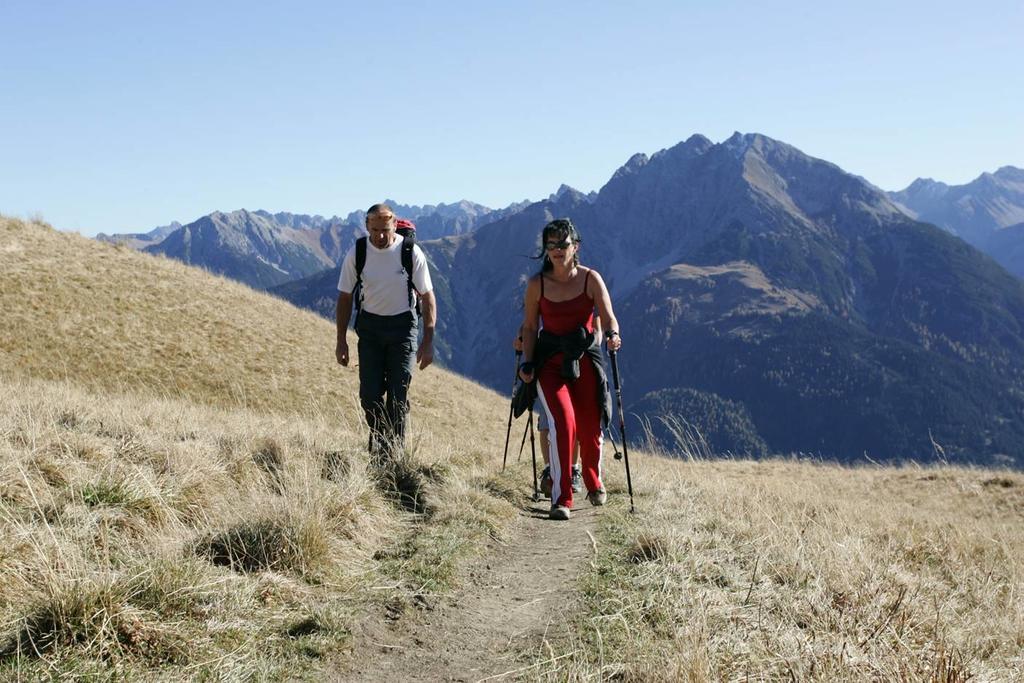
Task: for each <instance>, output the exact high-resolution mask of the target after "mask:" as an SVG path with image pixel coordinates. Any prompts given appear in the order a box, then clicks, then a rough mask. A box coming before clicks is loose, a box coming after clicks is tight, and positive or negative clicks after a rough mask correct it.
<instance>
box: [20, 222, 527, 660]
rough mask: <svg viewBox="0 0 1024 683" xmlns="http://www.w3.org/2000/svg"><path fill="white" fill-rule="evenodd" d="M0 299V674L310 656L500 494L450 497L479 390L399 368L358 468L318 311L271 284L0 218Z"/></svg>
mask: <svg viewBox="0 0 1024 683" xmlns="http://www.w3.org/2000/svg"><path fill="white" fill-rule="evenodd" d="M0 307H2V310H4V325H2V326H0V678H8V677H18V678H26V679H31V678H37V677H43V676H47V677H50V676H57V677H79V676H81V677H88V676H93V675H95V676H100V677H108V676H110V675H115V677H117V678H138V679H140V680H148V679H150V678H152V677H167V678H171V679H180V678H200V679H202V678H210V677H213V678H220V677H223V676H225V675H229V676H231V677H235V678H267V677H270V678H276V677H282V676H285V675H288V676H294V675H302V674H303V672H315V671H316V670H318V668H319V667H322V666H323V663H322V661H321V660H322V659H323V658H324V657H327V656H332V657H333V656H335V655H337V654H338V653H339V652H342V653H343V652H344V650H345V649H346V647H347V646H348V645H349V644H350V640H351V633H352V630H353V628H355V624H357V623H358V622H359V620H361V619H364V618H366V611H367V610H368V609H375V607H374V605H379V604H380V603H382V602H391V601H394V600H407V601H411V600H412V596H413V595H415V594H417V593H419V592H422V591H424V590H450V589H451V583H450V582H451V581H452V580H453V578H454V569H453V567H454V564H455V563H456V561H457V560H458V558H459V557H463V556H465V555H467V554H470V553H472V552H474V551H475V549H476V548H477V547H478V546H479V543H478V542H479V540H480V539H481V538H483V537H486V536H488V535H493V534H497V533H500V531H501V528H502V527H503V525H504V524H505V523H506V522H507V521H508V520H509V519H510V518H511V516H512V514H513V510H514V508H513V506H512V505H511V504H510V503H509V502H508V501H505V500H498V499H489V500H488V501H487V502H486V504H485V505H482V506H481V507H480V508H479V509H473V510H469V509H466V508H465V506H464V505H462V501H464V500H466V494H467V491H473V490H477V489H483V488H484V487H485V485H486V478H487V477H488V475H487V474H486V473H487V472H488V471H489V470H491V469H493V465H494V463H495V462H496V457H497V456H496V454H497V453H498V449H499V448H500V443H498V440H499V438H500V435H499V434H498V433H497V431H498V430H497V429H494V430H488V432H487V433H486V434H483V435H481V434H480V433H479V432H478V431H477V430H476V429H473V428H469V427H467V425H478V424H481V423H483V421H484V420H486V419H489V418H490V417H491V416H492V415H495V414H501V413H502V410H501V403H502V402H501V399H500V398H498V397H497V396H496V395H494V394H493V393H492V392H489V391H487V390H484V389H482V388H481V387H479V386H477V385H475V384H473V383H472V382H469V381H466V380H464V379H461V378H458V377H455V376H453V375H450V374H448V373H446V372H444V371H443V370H440V369H437V368H432V369H430V370H429V371H426V372H423V373H418V374H417V377H416V378H415V381H414V384H413V401H414V404H415V408H414V414H413V423H412V427H411V448H410V452H409V453H408V454H406V455H405V456H404V457H403V458H401V459H399V461H398V462H397V463H396V464H395V466H394V467H393V468H390V469H388V470H386V471H377V470H374V469H372V468H369V467H368V463H367V461H366V457H365V453H364V449H365V432H364V427H363V424H362V415H361V411H359V410H358V402H357V398H356V377H357V375H356V370H355V369H354V368H348V369H341V368H339V367H338V366H337V365H336V364H335V363H334V358H333V346H334V330H333V328H332V326H331V325H330V324H329V323H326V322H325V321H323V320H321V319H318V318H316V317H315V316H312V315H310V314H307V313H304V312H302V311H299V310H297V309H294V308H293V307H291V306H290V305H288V304H286V303H284V302H281V301H279V300H276V299H274V298H272V297H270V296H267V295H264V294H261V293H259V292H255V291H253V290H250V289H248V288H246V287H243V286H240V285H238V284H235V283H232V282H229V281H226V280H223V279H221V278H217V277H214V276H210V275H208V274H205V273H202V272H199V271H196V270H193V269H190V268H187V267H185V266H182V265H181V264H178V263H176V262H173V261H168V260H164V259H158V258H151V257H149V256H146V255H142V254H137V253H135V252H132V251H130V250H127V249H123V248H117V247H113V246H110V245H102V244H98V243H95V242H93V241H90V240H86V239H83V238H80V237H78V236H75V235H68V234H61V233H57V232H56V231H54V230H52V229H51V228H49V227H48V226H44V225H37V224H25V223H22V222H20V221H15V220H9V219H3V218H0ZM353 348H354V344H353ZM356 362H358V360H357V359H356ZM453 421H454V422H455V423H457V424H458V425H459V426H460V427H461V429H457V430H450V429H449V428H450V426H451V423H452V422H453ZM438 425H441V426H440V427H438ZM410 511H411V512H410ZM430 539H432V541H431V540H430ZM381 585H386V586H388V590H387V591H376V592H371V591H368V590H366V589H367V588H368V587H369V586H378V587H379V586H381ZM309 675H314V676H315V674H314V673H309Z"/></svg>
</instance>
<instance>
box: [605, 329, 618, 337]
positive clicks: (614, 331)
mask: <svg viewBox="0 0 1024 683" xmlns="http://www.w3.org/2000/svg"><path fill="white" fill-rule="evenodd" d="M618 336H619V331H618V330H610V331H609V332H608V335H607V337H608V338H609V339H611V338H612V337H618Z"/></svg>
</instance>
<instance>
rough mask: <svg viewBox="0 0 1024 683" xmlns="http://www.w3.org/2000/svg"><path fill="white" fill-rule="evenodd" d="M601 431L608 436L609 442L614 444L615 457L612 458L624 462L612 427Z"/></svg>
mask: <svg viewBox="0 0 1024 683" xmlns="http://www.w3.org/2000/svg"><path fill="white" fill-rule="evenodd" d="M601 431H603V432H606V433H607V434H608V440H609V441H611V442H612V449H613V450H614V451H615V455H614V456H612V457H614V458H615V459H616V460H622V451H620V450H619V443H618V442H617V441H616V440H615V434H613V433H612V428H611V427H605V428H603V429H602V430H601Z"/></svg>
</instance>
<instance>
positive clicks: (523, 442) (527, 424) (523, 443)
mask: <svg viewBox="0 0 1024 683" xmlns="http://www.w3.org/2000/svg"><path fill="white" fill-rule="evenodd" d="M530 412H533V408H531V409H530ZM528 431H530V423H529V422H527V423H526V426H525V427H523V440H522V441H521V442H520V443H519V457H518V458H517V459H516V462H519V461H520V460H522V459H523V449H524V448H526V433H527V432H528Z"/></svg>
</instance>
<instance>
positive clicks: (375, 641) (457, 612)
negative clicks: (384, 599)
mask: <svg viewBox="0 0 1024 683" xmlns="http://www.w3.org/2000/svg"><path fill="white" fill-rule="evenodd" d="M547 510H548V505H547V502H546V501H542V502H540V503H534V504H531V505H530V506H529V507H527V508H525V509H524V510H522V511H521V512H520V514H519V519H518V522H517V527H516V529H515V530H514V531H513V533H512V536H511V540H510V541H509V542H507V543H498V542H494V541H492V542H491V543H490V544H489V545H488V547H487V548H486V549H485V551H484V553H483V554H482V555H481V556H480V557H479V558H478V559H477V560H476V561H474V562H473V563H472V564H471V565H470V566H468V567H467V569H466V571H465V573H464V575H463V578H462V582H461V583H462V585H461V586H460V588H459V589H457V590H456V591H455V592H453V593H451V594H449V595H445V596H443V597H439V598H438V599H437V600H436V601H435V602H430V601H427V603H426V604H425V605H424V606H423V607H424V609H423V610H422V612H421V613H420V614H419V615H412V616H403V617H400V618H398V619H397V620H392V621H390V622H389V621H387V620H383V621H381V622H376V623H369V624H365V625H364V629H363V632H362V633H360V634H358V636H357V645H356V647H355V648H354V656H355V657H356V659H355V661H353V662H352V663H351V664H350V667H349V668H348V669H347V670H346V671H338V672H336V673H337V676H338V680H351V681H372V680H393V681H411V680H422V681H480V680H488V679H489V680H501V679H504V678H506V677H508V678H511V677H514V676H519V675H523V674H527V673H528V672H530V673H532V672H533V671H532V670H534V669H535V668H536V667H538V666H542V665H543V660H544V659H546V658H541V664H534V665H524V664H522V663H521V662H517V661H516V660H515V659H514V654H515V652H516V651H519V652H522V651H523V650H524V649H529V648H530V647H531V644H536V645H537V646H538V647H543V643H544V642H545V641H546V640H547V638H548V637H549V635H550V636H552V637H554V636H555V635H556V634H557V633H558V632H559V629H562V628H564V627H565V624H566V622H567V620H568V614H567V613H566V612H567V610H568V609H569V606H570V605H571V604H572V597H573V592H574V590H575V584H576V579H577V577H578V576H579V574H580V571H581V570H582V569H583V568H584V567H585V565H584V563H585V562H586V561H587V560H589V559H590V558H592V557H593V556H594V553H595V549H596V545H595V541H594V534H595V531H596V528H597V516H598V515H599V514H600V511H599V510H597V509H595V508H592V507H591V506H590V504H589V503H587V502H586V498H585V496H580V497H579V498H577V502H576V507H575V509H574V510H573V517H572V519H571V520H570V521H568V522H554V521H550V520H548V519H547ZM537 673H539V671H537Z"/></svg>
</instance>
